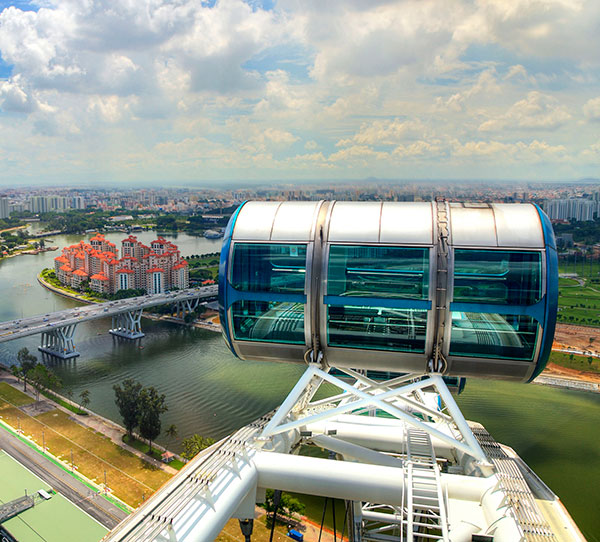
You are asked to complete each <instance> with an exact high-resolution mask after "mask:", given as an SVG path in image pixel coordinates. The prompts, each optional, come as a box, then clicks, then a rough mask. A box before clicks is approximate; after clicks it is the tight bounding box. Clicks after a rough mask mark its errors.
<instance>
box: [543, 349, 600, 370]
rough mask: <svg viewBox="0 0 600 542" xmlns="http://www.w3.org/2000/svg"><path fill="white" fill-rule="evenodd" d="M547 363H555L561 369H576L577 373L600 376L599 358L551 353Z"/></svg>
mask: <svg viewBox="0 0 600 542" xmlns="http://www.w3.org/2000/svg"><path fill="white" fill-rule="evenodd" d="M590 360H591V363H590ZM548 361H549V362H550V363H556V365H560V366H561V367H566V368H567V369H576V370H577V371H586V372H588V373H597V374H600V358H594V357H591V356H578V355H576V354H567V353H565V352H552V354H550V359H549V360H548Z"/></svg>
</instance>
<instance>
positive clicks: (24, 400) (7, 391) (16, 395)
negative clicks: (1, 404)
mask: <svg viewBox="0 0 600 542" xmlns="http://www.w3.org/2000/svg"><path fill="white" fill-rule="evenodd" d="M0 399H4V400H5V401H7V402H9V403H12V404H13V405H15V406H18V407H20V406H23V405H28V404H30V403H33V399H32V398H31V397H29V395H26V394H24V393H23V392H22V391H19V390H17V389H15V388H13V387H12V386H11V385H10V384H8V383H7V382H0Z"/></svg>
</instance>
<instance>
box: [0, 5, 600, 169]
mask: <svg viewBox="0 0 600 542" xmlns="http://www.w3.org/2000/svg"><path fill="white" fill-rule="evenodd" d="M40 5H41V6H42V7H41V8H40V9H39V10H38V11H37V12H35V11H28V12H23V11H21V10H19V9H17V8H14V7H11V8H7V9H4V10H3V11H2V12H0V55H1V57H2V60H3V62H4V63H5V64H6V65H9V66H11V67H10V69H9V72H10V73H9V75H8V76H7V77H6V78H5V79H4V80H0V110H1V114H0V148H2V149H3V150H4V152H5V154H4V156H6V155H10V156H12V157H16V158H14V159H13V161H14V160H16V162H15V164H16V165H15V166H14V167H13V166H12V165H11V168H12V169H11V171H12V172H14V173H13V175H14V177H13V178H15V179H16V178H19V176H21V177H22V178H34V177H35V176H36V175H40V176H41V175H44V174H45V172H46V170H47V169H50V170H52V171H56V175H57V178H58V179H67V177H68V175H71V176H72V177H73V179H74V180H75V179H77V178H81V177H83V178H87V177H88V176H90V175H91V176H93V175H95V174H98V175H100V174H103V175H106V174H110V175H114V176H116V177H117V178H124V179H125V178H127V179H132V178H137V179H146V178H153V179H156V178H158V176H159V175H166V176H168V177H169V178H182V179H190V178H192V179H193V178H200V177H205V178H212V179H214V178H231V177H238V178H250V177H251V178H257V177H261V176H266V177H269V176H270V175H272V174H273V172H276V176H277V178H284V177H285V176H286V175H288V176H293V174H295V173H291V172H292V171H293V172H298V171H301V172H303V174H306V176H307V177H310V175H311V171H312V172H313V173H314V175H315V176H319V175H322V174H328V175H329V174H330V175H331V176H333V177H334V176H346V175H359V174H363V173H366V174H370V172H376V174H377V175H379V176H390V177H395V176H398V175H402V174H405V175H407V176H411V173H412V172H413V171H427V176H436V175H439V176H443V177H452V176H454V175H456V172H459V173H462V172H464V171H466V172H467V173H469V169H468V163H469V161H470V160H473V159H477V160H479V161H480V162H481V163H485V164H487V165H488V166H489V167H490V168H491V170H490V172H489V176H490V177H493V176H494V173H493V172H494V171H496V172H498V175H499V176H502V175H503V174H504V170H503V169H502V166H501V160H499V159H498V160H496V159H497V158H498V157H502V156H504V157H507V159H508V160H512V162H511V163H512V164H513V166H514V167H513V170H512V172H513V174H515V175H518V174H519V172H526V173H527V174H528V175H533V174H535V172H539V175H540V176H551V175H553V174H554V172H555V169H554V167H553V165H552V164H556V163H558V162H560V163H561V164H571V166H570V167H572V169H571V170H569V171H572V172H573V175H574V176H576V177H577V176H584V175H586V174H587V172H588V171H589V170H585V171H584V170H583V169H582V170H581V173H580V174H579V173H578V171H577V160H575V159H574V158H575V157H580V156H586V157H587V160H588V161H587V162H585V163H586V164H589V163H590V162H591V161H592V158H591V157H592V155H593V156H596V158H597V155H596V154H594V153H595V150H594V149H595V148H594V145H595V144H597V133H596V132H597V124H596V122H587V121H598V120H600V97H599V98H592V99H589V97H590V96H600V81H599V80H598V73H599V72H598V69H599V68H600V57H598V55H597V51H598V50H599V49H600V43H599V39H600V38H599V37H598V34H597V27H598V24H600V2H597V1H595V0H568V1H567V0H564V1H561V0H514V2H500V1H497V0H479V1H477V2H471V1H467V0H457V1H456V2H452V3H443V2H428V1H421V0H373V1H370V2H364V1H363V0H343V1H341V0H332V1H330V2H322V1H321V0H306V1H304V2H302V3H300V4H299V3H297V2H296V1H295V0H279V1H278V2H276V3H275V6H274V8H273V9H263V8H262V7H261V5H260V4H255V3H252V2H250V3H248V2H244V1H242V0H218V1H217V2H216V3H215V4H214V5H213V6H212V7H209V6H207V5H206V4H205V3H202V2H198V1H197V0H139V1H136V2H131V1H129V2H113V1H109V0H94V1H93V2H91V1H85V2H82V1H80V0H44V1H43V3H41V4H40ZM581 88H585V89H586V95H585V98H583V97H582V95H583V93H581ZM586 100H587V101H586ZM15 142H22V145H24V146H26V147H27V148H28V149H30V151H29V155H26V154H25V153H20V152H17V151H18V149H16V143H15ZM6 149H11V152H10V153H6ZM303 149H304V151H306V153H305V154H303ZM169 153H172V154H169ZM586 153H587V154H586ZM540 156H543V157H544V160H546V162H544V160H541V159H540ZM485 157H488V158H489V160H488V159H487V158H485ZM517 157H518V160H517ZM50 163H51V164H52V166H51V167H50V166H48V168H46V165H45V164H50ZM61 164H63V165H62V166H61ZM407 164H410V165H412V166H414V165H415V164H422V165H423V169H422V170H412V169H410V167H409V166H408V165H407ZM465 164H467V165H465ZM496 164H498V165H496ZM3 166H4V164H2V163H0V167H3ZM61 167H62V170H61ZM311 168H312V169H311ZM453 168H454V169H453ZM461 168H463V169H461ZM494 168H496V169H494ZM5 170H6V168H4V171H5ZM288 171H290V173H288ZM61 172H62V174H61ZM171 172H172V173H173V174H172V175H171ZM374 174H375V173H374ZM105 178H106V177H105Z"/></svg>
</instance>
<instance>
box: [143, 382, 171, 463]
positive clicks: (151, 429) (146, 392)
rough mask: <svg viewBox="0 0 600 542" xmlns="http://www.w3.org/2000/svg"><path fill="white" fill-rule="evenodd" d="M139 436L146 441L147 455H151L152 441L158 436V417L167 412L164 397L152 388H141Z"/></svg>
mask: <svg viewBox="0 0 600 542" xmlns="http://www.w3.org/2000/svg"><path fill="white" fill-rule="evenodd" d="M139 409H140V411H139V418H138V425H139V426H140V435H142V437H144V438H145V439H147V440H148V447H149V448H150V449H149V450H148V453H149V454H151V453H152V441H153V440H154V439H155V438H156V437H158V435H160V416H161V414H163V413H164V412H166V411H167V410H168V407H167V405H166V403H165V395H164V394H163V395H159V394H158V391H156V388H155V387H154V386H150V387H148V388H143V389H142V391H141V392H140V396H139Z"/></svg>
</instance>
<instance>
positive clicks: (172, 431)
mask: <svg viewBox="0 0 600 542" xmlns="http://www.w3.org/2000/svg"><path fill="white" fill-rule="evenodd" d="M165 435H167V437H169V445H168V446H167V448H170V447H171V440H172V439H174V438H176V437H177V435H179V431H178V430H177V426H176V425H175V424H174V423H172V424H171V425H169V427H167V429H166V430H165Z"/></svg>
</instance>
